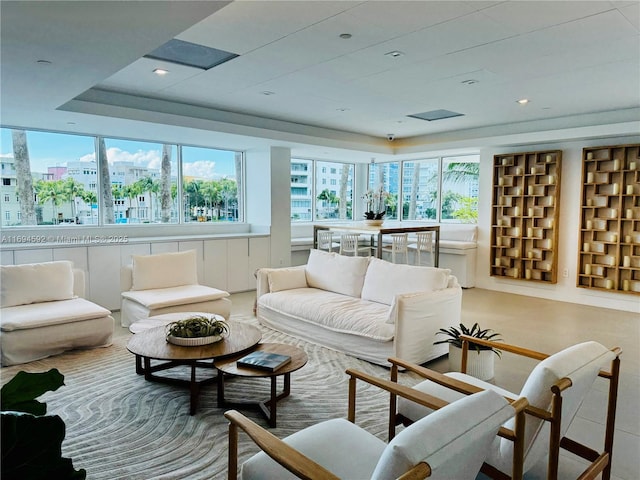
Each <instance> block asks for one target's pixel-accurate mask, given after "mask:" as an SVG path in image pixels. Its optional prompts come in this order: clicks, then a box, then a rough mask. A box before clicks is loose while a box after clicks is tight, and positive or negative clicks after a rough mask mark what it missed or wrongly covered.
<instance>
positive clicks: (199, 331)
mask: <svg viewBox="0 0 640 480" xmlns="http://www.w3.org/2000/svg"><path fill="white" fill-rule="evenodd" d="M228 332H229V326H228V325H227V322H225V321H224V320H218V318H217V317H216V316H215V315H214V316H207V315H192V316H190V317H189V318H185V319H184V320H177V321H175V322H171V323H169V324H167V326H166V327H165V334H166V339H167V342H169V343H173V344H174V345H181V346H198V345H208V344H210V343H214V342H217V341H219V340H221V339H222V337H223V336H224V335H225V334H227V333H228Z"/></svg>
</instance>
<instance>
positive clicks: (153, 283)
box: [131, 250, 198, 290]
mask: <svg viewBox="0 0 640 480" xmlns="http://www.w3.org/2000/svg"><path fill="white" fill-rule="evenodd" d="M131 259H132V261H133V275H132V279H133V284H132V287H131V290H150V289H152V288H170V287H179V286H181V285H197V284H198V267H197V265H196V251H195V250H186V251H184V252H172V253H160V254H157V255H131Z"/></svg>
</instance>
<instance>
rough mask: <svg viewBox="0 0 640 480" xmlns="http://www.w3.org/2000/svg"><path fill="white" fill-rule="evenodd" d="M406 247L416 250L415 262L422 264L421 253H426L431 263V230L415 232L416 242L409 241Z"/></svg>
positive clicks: (431, 263)
mask: <svg viewBox="0 0 640 480" xmlns="http://www.w3.org/2000/svg"><path fill="white" fill-rule="evenodd" d="M408 248H409V249H411V250H415V251H416V255H415V263H416V265H422V258H421V257H422V255H421V254H423V253H424V254H428V256H429V264H430V265H433V232H417V233H416V242H415V243H410V244H409V245H408Z"/></svg>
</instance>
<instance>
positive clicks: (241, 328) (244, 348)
mask: <svg viewBox="0 0 640 480" xmlns="http://www.w3.org/2000/svg"><path fill="white" fill-rule="evenodd" d="M227 324H228V326H229V334H228V335H227V336H226V337H224V338H223V339H222V340H220V341H219V342H216V343H212V344H210V345H203V346H197V347H181V346H178V345H173V344H171V343H168V342H167V341H166V339H165V328H164V327H156V328H151V329H148V330H145V331H143V332H140V333H137V334H135V335H134V336H133V337H131V339H130V340H129V343H127V350H129V351H130V352H131V353H133V354H134V355H135V356H136V373H137V374H138V375H144V378H145V380H148V381H151V382H161V383H168V384H170V385H188V386H189V390H190V392H191V399H190V408H189V413H190V414H191V415H193V414H195V412H196V408H197V406H198V394H199V392H200V386H202V385H208V384H211V383H213V381H214V380H215V379H216V377H210V378H206V379H204V380H200V381H198V380H197V379H196V368H208V369H213V368H215V367H214V365H213V360H216V359H222V358H225V357H229V356H231V355H236V354H243V353H247V352H249V351H250V350H252V349H253V348H254V347H255V346H256V345H257V344H258V342H260V339H261V338H262V333H261V332H260V330H259V329H258V328H257V327H254V326H253V325H247V324H244V323H240V322H234V321H233V320H231V321H229V322H227ZM151 360H160V361H162V363H159V364H156V365H153V366H152V365H151ZM206 360H212V361H210V362H206ZM181 365H187V366H189V367H191V378H190V380H185V379H180V378H171V377H164V376H163V377H159V376H156V375H153V373H154V372H158V371H161V370H167V369H169V368H173V367H177V366H181Z"/></svg>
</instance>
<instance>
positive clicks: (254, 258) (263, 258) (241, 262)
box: [227, 237, 270, 292]
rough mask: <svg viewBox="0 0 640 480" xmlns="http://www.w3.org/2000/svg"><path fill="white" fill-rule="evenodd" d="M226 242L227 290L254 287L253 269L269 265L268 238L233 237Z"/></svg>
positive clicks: (241, 290) (242, 289)
mask: <svg viewBox="0 0 640 480" xmlns="http://www.w3.org/2000/svg"><path fill="white" fill-rule="evenodd" d="M227 242H228V243H227V290H228V291H229V292H243V291H247V290H252V289H254V288H256V279H255V276H254V272H255V270H256V269H257V268H260V267H268V266H269V257H270V255H269V253H270V244H269V238H267V237H256V238H235V239H233V240H227Z"/></svg>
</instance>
